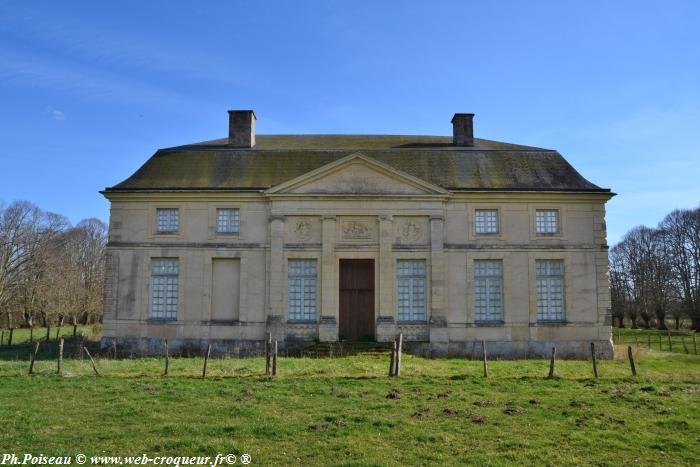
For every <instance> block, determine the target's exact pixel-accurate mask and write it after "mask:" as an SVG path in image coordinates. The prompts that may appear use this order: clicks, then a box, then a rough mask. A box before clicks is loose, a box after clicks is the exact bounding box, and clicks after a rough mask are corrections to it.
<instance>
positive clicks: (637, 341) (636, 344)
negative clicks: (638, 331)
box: [634, 336, 639, 348]
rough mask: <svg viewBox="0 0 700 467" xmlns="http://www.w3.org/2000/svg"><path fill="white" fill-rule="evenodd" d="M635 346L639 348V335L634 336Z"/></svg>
mask: <svg viewBox="0 0 700 467" xmlns="http://www.w3.org/2000/svg"><path fill="white" fill-rule="evenodd" d="M634 346H635V347H636V348H639V337H638V336H634Z"/></svg>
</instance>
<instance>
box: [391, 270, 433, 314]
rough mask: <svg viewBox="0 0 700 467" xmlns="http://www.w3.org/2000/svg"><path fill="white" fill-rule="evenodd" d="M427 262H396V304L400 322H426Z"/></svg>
mask: <svg viewBox="0 0 700 467" xmlns="http://www.w3.org/2000/svg"><path fill="white" fill-rule="evenodd" d="M425 273H426V265H425V260H424V259H420V260H398V261H397V262H396V304H397V309H398V310H397V316H398V320H399V321H425V308H426V298H425V287H426V286H425Z"/></svg>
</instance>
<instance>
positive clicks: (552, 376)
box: [548, 347, 557, 378]
mask: <svg viewBox="0 0 700 467" xmlns="http://www.w3.org/2000/svg"><path fill="white" fill-rule="evenodd" d="M556 353H557V348H556V347H552V358H551V360H550V361H549V376H548V378H554V356H555V355H556Z"/></svg>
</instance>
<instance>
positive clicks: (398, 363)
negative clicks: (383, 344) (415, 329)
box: [394, 332, 403, 378]
mask: <svg viewBox="0 0 700 467" xmlns="http://www.w3.org/2000/svg"><path fill="white" fill-rule="evenodd" d="M402 352H403V333H402V332H400V333H399V343H398V345H397V347H396V370H395V371H394V376H396V377H397V378H398V377H400V376H401V353H402Z"/></svg>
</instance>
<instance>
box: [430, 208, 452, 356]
mask: <svg viewBox="0 0 700 467" xmlns="http://www.w3.org/2000/svg"><path fill="white" fill-rule="evenodd" d="M444 247H445V226H444V219H443V217H442V216H431V217H430V318H429V323H430V347H431V349H432V352H433V354H435V355H442V354H445V355H446V354H447V346H448V343H449V334H448V329H447V303H446V294H445V279H446V275H445V271H446V266H447V265H446V258H445V251H444Z"/></svg>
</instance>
